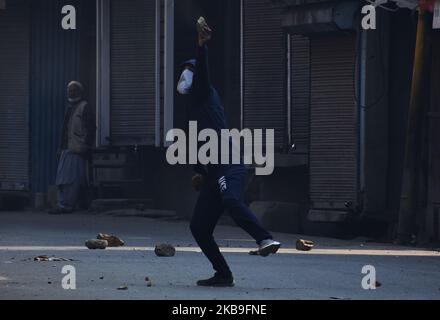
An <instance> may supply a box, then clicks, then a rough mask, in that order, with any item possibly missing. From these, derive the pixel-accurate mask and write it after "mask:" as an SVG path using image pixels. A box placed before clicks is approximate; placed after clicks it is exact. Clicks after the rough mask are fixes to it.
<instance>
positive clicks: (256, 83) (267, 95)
mask: <svg viewBox="0 0 440 320" xmlns="http://www.w3.org/2000/svg"><path fill="white" fill-rule="evenodd" d="M243 29H244V30H243V42H244V43H243V60H244V61H243V68H244V70H243V73H244V74H243V77H244V79H243V86H244V88H243V90H244V92H243V125H244V128H250V129H266V128H268V129H275V144H276V146H277V147H284V146H285V142H286V141H285V140H286V139H285V137H286V136H287V132H286V125H287V121H286V114H287V112H286V111H287V108H286V91H287V86H286V41H285V39H286V38H285V34H284V32H283V30H282V28H281V9H280V8H278V7H276V6H274V4H273V3H272V2H271V1H270V0H243Z"/></svg>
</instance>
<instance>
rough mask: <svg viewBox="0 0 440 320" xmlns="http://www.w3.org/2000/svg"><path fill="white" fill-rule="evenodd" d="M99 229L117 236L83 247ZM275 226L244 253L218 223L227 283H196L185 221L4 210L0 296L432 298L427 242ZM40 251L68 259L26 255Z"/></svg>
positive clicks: (205, 270) (240, 242)
mask: <svg viewBox="0 0 440 320" xmlns="http://www.w3.org/2000/svg"><path fill="white" fill-rule="evenodd" d="M98 233H111V234H115V235H117V236H119V237H121V238H122V239H123V240H125V242H126V246H125V247H122V248H115V249H107V250H101V251H92V250H88V249H87V248H85V246H84V242H85V241H86V240H88V239H92V238H95V237H96V235H97V234H98ZM275 236H276V239H278V240H280V241H281V242H282V243H283V249H282V250H281V251H280V253H279V254H277V255H275V256H271V257H268V258H262V257H258V256H251V255H249V254H248V253H249V251H250V250H254V249H255V248H256V244H255V243H254V242H253V241H252V239H250V238H249V236H248V235H247V234H245V233H244V232H243V231H241V229H238V228H235V227H230V226H219V227H218V228H217V230H216V238H217V239H218V242H219V244H220V245H221V248H222V251H224V252H225V255H226V259H227V260H228V262H229V263H230V265H231V268H232V270H233V272H234V275H235V278H236V287H235V288H224V289H214V288H199V287H196V286H195V282H196V281H197V280H199V279H201V278H206V277H209V276H211V275H212V270H211V268H210V265H209V263H208V261H207V260H206V259H205V257H204V256H203V255H202V254H201V252H200V250H199V248H198V247H197V245H196V244H195V241H194V240H193V238H192V236H191V234H190V231H189V226H188V222H186V221H179V220H152V219H146V218H134V217H131V218H121V217H109V216H100V215H90V214H87V213H83V214H75V215H66V216H50V215H47V214H45V213H37V212H11V213H8V212H3V213H0V299H2V300H3V299H43V300H57V299H74V300H78V299H81V300H82V299H86V300H107V299H136V300H158V299H194V300H198V299H210V300H214V299H227V300H231V299H233V300H259V299H295V300H296V299H300V300H302V299H440V253H439V252H438V251H436V250H430V249H416V248H408V247H397V246H393V245H389V244H377V243H370V242H367V241H364V240H365V239H357V240H354V241H342V240H335V239H328V238H314V237H305V238H307V239H311V240H313V241H314V242H315V243H316V247H315V249H314V250H312V251H311V252H308V253H307V252H300V251H297V250H296V249H295V243H296V240H297V239H298V238H304V236H299V235H289V234H275ZM160 243H170V244H172V245H174V246H176V249H177V254H176V256H175V257H172V258H159V257H157V256H156V255H155V253H154V247H155V245H156V244H160ZM40 255H47V256H50V257H57V258H63V259H67V260H69V259H71V260H72V261H58V262H37V261H34V258H35V257H37V256H40ZM67 265H69V266H73V267H74V269H75V271H76V289H75V290H65V289H64V288H63V286H62V281H63V278H64V277H65V276H66V275H65V274H63V273H62V269H63V267H64V266H67ZM367 265H370V266H373V267H374V268H375V269H374V270H375V272H376V277H377V282H378V284H379V286H378V287H377V288H376V290H365V289H364V288H363V287H362V280H363V277H365V274H362V269H363V268H364V266H367ZM70 275H71V274H70ZM370 275H371V274H370ZM146 277H148V278H149V279H150V280H151V282H152V286H148V285H147V282H146V281H145V279H146ZM121 288H124V289H125V290H118V289H121Z"/></svg>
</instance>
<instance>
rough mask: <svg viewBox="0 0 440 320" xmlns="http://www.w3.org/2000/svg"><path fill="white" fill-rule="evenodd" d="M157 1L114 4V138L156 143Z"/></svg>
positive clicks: (114, 1)
mask: <svg viewBox="0 0 440 320" xmlns="http://www.w3.org/2000/svg"><path fill="white" fill-rule="evenodd" d="M155 4H156V1H155V0H130V1H128V2H127V1H123V0H112V2H111V121H110V122H111V138H112V142H113V143H114V144H116V145H134V144H138V145H153V144H154V143H155V125H156V122H155V80H156V75H155V58H156V57H155V53H156V49H155V45H156V42H155V34H156V30H155V23H156V8H155Z"/></svg>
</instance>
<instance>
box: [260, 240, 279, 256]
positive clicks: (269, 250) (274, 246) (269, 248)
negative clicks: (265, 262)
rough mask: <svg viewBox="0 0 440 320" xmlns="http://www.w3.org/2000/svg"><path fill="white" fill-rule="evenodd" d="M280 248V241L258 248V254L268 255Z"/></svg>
mask: <svg viewBox="0 0 440 320" xmlns="http://www.w3.org/2000/svg"><path fill="white" fill-rule="evenodd" d="M280 248H281V243H272V244H270V245H268V246H267V247H264V248H261V249H260V250H259V253H260V256H262V257H268V256H269V255H271V254H275V253H277V252H278V250H279V249H280Z"/></svg>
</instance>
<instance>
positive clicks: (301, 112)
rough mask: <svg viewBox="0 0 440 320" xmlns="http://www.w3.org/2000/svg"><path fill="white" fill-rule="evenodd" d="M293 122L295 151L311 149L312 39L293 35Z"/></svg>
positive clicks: (306, 151)
mask: <svg viewBox="0 0 440 320" xmlns="http://www.w3.org/2000/svg"><path fill="white" fill-rule="evenodd" d="M290 48H291V69H290V75H291V82H290V85H291V88H290V90H291V99H292V100H291V117H292V119H291V123H292V128H291V130H292V132H291V137H292V143H293V144H294V145H295V149H294V150H295V153H306V154H307V153H308V151H309V130H310V126H309V120H310V119H309V117H310V40H309V39H308V38H307V37H304V36H300V35H293V36H291V44H290Z"/></svg>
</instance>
